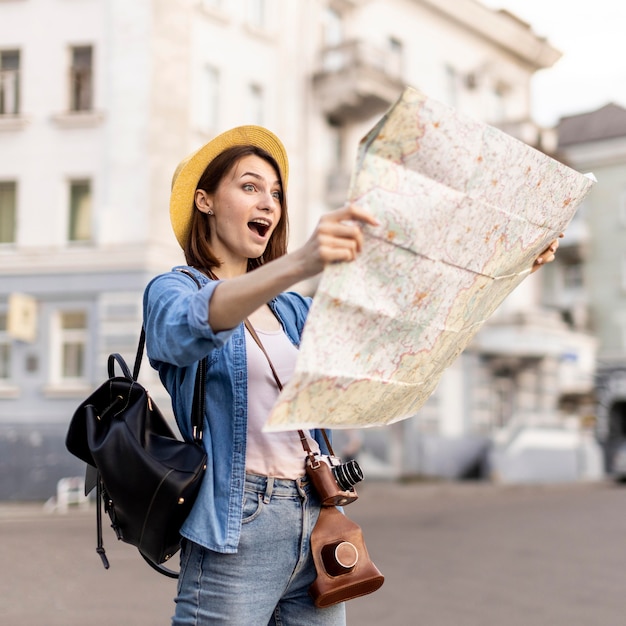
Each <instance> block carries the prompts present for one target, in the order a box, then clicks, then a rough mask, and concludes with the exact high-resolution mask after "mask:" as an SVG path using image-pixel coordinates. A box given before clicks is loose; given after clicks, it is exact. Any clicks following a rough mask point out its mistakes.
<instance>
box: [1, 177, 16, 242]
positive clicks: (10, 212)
mask: <svg viewBox="0 0 626 626" xmlns="http://www.w3.org/2000/svg"><path fill="white" fill-rule="evenodd" d="M15 213H16V184H15V183H14V182H0V244H2V243H14V242H15V221H16V220H15Z"/></svg>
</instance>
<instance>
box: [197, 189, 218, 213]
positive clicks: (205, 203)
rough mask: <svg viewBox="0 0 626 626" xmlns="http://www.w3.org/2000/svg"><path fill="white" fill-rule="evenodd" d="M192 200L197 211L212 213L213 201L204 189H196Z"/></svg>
mask: <svg viewBox="0 0 626 626" xmlns="http://www.w3.org/2000/svg"><path fill="white" fill-rule="evenodd" d="M194 200H195V203H196V208H197V209H198V211H201V212H202V213H207V214H209V215H213V211H212V206H213V202H212V199H211V196H210V195H209V194H208V193H207V192H206V191H204V189H196V194H195V196H194Z"/></svg>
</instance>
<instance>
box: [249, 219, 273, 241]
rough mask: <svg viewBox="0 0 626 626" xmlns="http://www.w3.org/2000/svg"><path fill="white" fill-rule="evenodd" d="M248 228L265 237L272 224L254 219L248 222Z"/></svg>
mask: <svg viewBox="0 0 626 626" xmlns="http://www.w3.org/2000/svg"><path fill="white" fill-rule="evenodd" d="M248 228H249V229H250V230H253V231H255V232H256V233H257V234H258V235H259V236H260V237H265V235H267V233H268V231H269V229H270V224H269V223H268V222H266V221H264V220H252V221H251V222H248Z"/></svg>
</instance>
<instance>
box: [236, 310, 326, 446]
mask: <svg viewBox="0 0 626 626" xmlns="http://www.w3.org/2000/svg"><path fill="white" fill-rule="evenodd" d="M243 323H244V325H245V327H246V328H247V329H248V332H249V333H250V336H251V337H252V339H254V341H255V343H256V344H257V345H258V346H259V348H260V349H261V352H263V354H264V355H265V358H266V359H267V362H268V363H269V365H270V369H271V370H272V374H273V375H274V380H275V381H276V385H277V387H278V390H279V391H282V390H283V384H282V383H281V382H280V378H278V374H277V373H276V369H275V368H274V364H273V363H272V359H270V355H269V354H268V353H267V350H266V349H265V347H264V346H263V343H262V342H261V340H260V339H259V336H258V335H257V332H256V330H254V327H253V326H252V324H251V323H250V320H249V319H248V318H246V319H244V321H243ZM320 430H321V431H322V436H323V437H324V441H325V442H326V445H327V446H328V452H329V453H330V454H331V455H333V456H334V455H335V453H334V451H333V447H332V445H331V444H330V439H329V438H328V435H327V434H326V429H325V428H322V429H320ZM298 436H299V437H300V442H301V443H302V447H303V448H304V451H305V452H306V453H307V455H309V456H313V452H312V451H311V447H310V446H309V442H308V441H307V439H306V435H305V434H304V431H302V430H298Z"/></svg>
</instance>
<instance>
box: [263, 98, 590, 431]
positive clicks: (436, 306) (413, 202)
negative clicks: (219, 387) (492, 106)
mask: <svg viewBox="0 0 626 626" xmlns="http://www.w3.org/2000/svg"><path fill="white" fill-rule="evenodd" d="M592 184H593V181H592V180H591V179H590V178H588V177H586V176H583V175H582V174H579V173H578V172H575V171H574V170H572V169H570V168H568V167H566V166H565V165H563V164H561V163H559V162H557V161H555V160H554V159H551V158H550V157H548V156H546V155H545V154H543V153H541V152H539V151H537V150H535V149H533V148H531V147H529V146H528V145H526V144H524V143H522V142H521V141H518V140H517V139H514V138H513V137H511V136H509V135H507V134H505V133H503V132H502V131H500V130H498V129H496V128H493V127H491V126H488V125H485V124H483V123H480V122H478V121H476V120H473V119H470V118H467V117H464V116H462V115H460V114H458V113H457V112H456V111H454V110H453V109H451V108H449V107H447V106H445V105H443V104H441V103H439V102H436V101H434V100H432V99H430V98H428V97H426V96H425V95H423V94H422V93H420V92H419V91H416V90H415V89H412V88H407V89H406V90H405V91H404V92H403V94H402V95H401V97H400V98H399V100H398V101H397V102H396V103H395V104H394V105H393V106H392V107H391V108H390V109H389V111H388V112H387V113H386V114H385V115H384V116H383V117H382V119H381V120H380V121H379V122H378V124H377V125H376V126H375V127H374V128H373V129H372V130H371V131H370V132H369V133H368V134H367V135H366V136H365V137H364V138H363V139H362V140H361V143H360V146H359V150H358V155H357V160H356V165H355V168H354V171H353V173H352V180H351V184H350V192H349V201H350V202H353V203H356V204H358V205H361V206H364V207H366V208H367V209H368V210H369V211H371V212H372V213H373V214H374V215H375V216H376V217H377V218H378V220H379V221H380V226H377V227H369V226H367V227H365V228H364V239H365V241H364V247H363V251H362V253H361V255H360V256H359V257H358V258H357V260H356V261H354V262H352V263H341V264H336V265H332V266H329V267H327V268H326V269H325V270H324V273H323V274H322V277H321V281H320V284H319V287H318V290H317V292H316V295H315V299H314V303H313V306H312V309H311V312H310V315H309V318H308V320H307V324H306V327H305V329H304V334H303V338H302V344H301V347H300V348H301V349H300V354H299V356H298V361H297V364H296V369H295V372H294V375H293V377H292V379H291V381H290V382H289V384H287V385H286V386H285V388H284V389H283V392H282V393H281V395H280V397H279V399H278V402H277V404H276V406H275V407H274V410H273V412H272V414H271V415H270V417H269V419H268V422H267V423H266V425H265V430H267V431H273V430H286V429H295V428H315V427H325V428H354V427H363V426H381V425H384V424H390V423H392V422H395V421H398V420H402V419H405V418H408V417H410V416H412V415H414V414H415V413H416V412H417V411H418V409H419V408H420V407H421V406H422V405H423V404H424V403H425V402H426V400H427V399H428V397H429V396H430V394H431V393H432V392H433V391H434V390H435V388H436V386H437V384H438V383H439V380H440V378H441V375H442V374H443V372H444V370H445V369H446V368H447V367H448V366H449V365H450V364H451V363H452V362H453V361H454V360H455V359H456V358H457V357H458V356H459V355H460V354H461V352H462V351H463V350H464V349H465V347H466V346H467V345H468V344H469V343H470V341H471V340H472V338H473V337H474V335H475V334H476V333H477V332H478V330H479V329H480V327H481V326H482V324H483V323H484V322H485V321H486V320H487V319H488V318H489V316H490V315H491V314H492V313H493V312H494V311H495V309H496V308H497V307H498V306H499V305H500V304H501V303H502V301H503V300H504V298H505V297H506V296H507V295H508V294H509V293H510V292H511V291H512V290H513V289H515V287H517V285H519V283H520V282H521V281H522V280H523V279H524V278H525V277H526V276H528V275H529V274H530V268H531V266H532V264H533V261H534V259H535V258H536V257H537V256H538V255H539V254H540V253H541V252H542V251H543V250H544V249H545V248H546V247H547V246H548V244H549V243H550V242H551V241H552V240H554V239H556V238H558V236H559V234H560V233H562V232H564V230H565V229H566V227H567V225H568V223H569V222H570V220H571V218H572V217H573V215H574V213H575V211H576V208H577V207H578V205H579V204H580V202H581V201H582V200H583V198H584V197H585V195H586V194H587V192H588V191H589V190H590V188H591V186H592Z"/></svg>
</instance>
